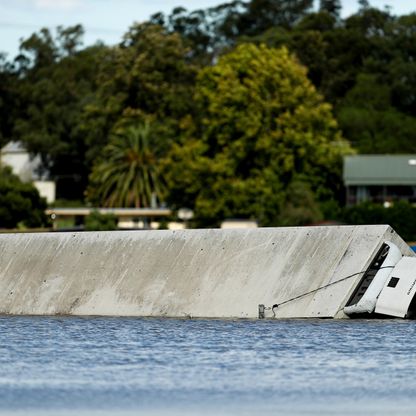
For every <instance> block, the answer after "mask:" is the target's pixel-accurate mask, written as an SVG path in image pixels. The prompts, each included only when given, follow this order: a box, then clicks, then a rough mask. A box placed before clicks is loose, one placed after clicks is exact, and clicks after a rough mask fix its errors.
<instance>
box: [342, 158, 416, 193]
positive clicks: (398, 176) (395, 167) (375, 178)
mask: <svg viewBox="0 0 416 416" xmlns="http://www.w3.org/2000/svg"><path fill="white" fill-rule="evenodd" d="M343 177H344V183H345V185H347V186H349V185H416V154H414V155H356V156H346V157H345V158H344V175H343Z"/></svg>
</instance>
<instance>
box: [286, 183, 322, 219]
mask: <svg viewBox="0 0 416 416" xmlns="http://www.w3.org/2000/svg"><path fill="white" fill-rule="evenodd" d="M322 220H323V216H322V212H321V209H320V207H319V204H318V203H317V201H316V200H315V195H314V193H313V192H312V190H311V188H310V185H309V184H308V183H307V182H305V181H302V180H296V179H295V180H294V181H293V182H292V183H291V184H290V185H289V186H288V187H287V190H286V199H285V202H284V204H283V206H282V208H281V212H280V214H279V218H278V224H279V225H283V226H284V225H290V226H302V225H311V224H314V223H317V222H319V221H322Z"/></svg>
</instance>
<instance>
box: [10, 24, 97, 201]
mask: <svg viewBox="0 0 416 416" xmlns="http://www.w3.org/2000/svg"><path fill="white" fill-rule="evenodd" d="M82 34H83V29H82V27H80V26H74V27H72V28H67V29H63V28H58V31H57V35H56V37H55V38H54V37H53V36H52V34H51V33H50V32H49V30H47V29H42V30H41V32H40V33H38V34H33V35H32V36H31V37H29V38H28V39H26V40H24V41H22V44H21V54H20V55H19V56H18V58H17V63H18V65H19V67H18V70H17V75H18V76H19V78H20V79H21V80H20V82H19V84H18V86H17V90H16V94H17V96H18V97H19V100H20V108H18V114H17V115H16V118H15V120H14V128H13V136H14V140H20V141H22V142H23V143H24V144H25V146H26V148H27V149H28V150H29V151H30V152H32V153H37V154H40V155H41V158H42V163H43V169H44V171H47V172H48V174H49V176H51V178H52V179H54V180H56V182H57V197H58V198H67V199H81V198H82V197H83V191H84V189H85V186H86V182H87V177H88V171H89V167H88V165H87V162H86V155H85V152H86V141H85V135H84V134H83V133H82V131H81V125H82V119H83V111H84V107H85V105H86V103H87V102H88V101H89V100H90V99H91V94H92V92H93V90H95V88H96V82H97V80H96V66H97V64H98V62H99V61H100V60H101V56H102V54H103V53H104V51H105V48H104V47H102V46H94V47H91V48H86V49H83V50H79V49H78V48H79V44H80V43H81V40H82Z"/></svg>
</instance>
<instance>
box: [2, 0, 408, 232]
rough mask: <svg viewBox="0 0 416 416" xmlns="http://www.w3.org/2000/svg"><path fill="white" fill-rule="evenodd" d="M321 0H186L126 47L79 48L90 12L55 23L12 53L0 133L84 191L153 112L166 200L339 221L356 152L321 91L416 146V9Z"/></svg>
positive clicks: (216, 212) (263, 215)
mask: <svg viewBox="0 0 416 416" xmlns="http://www.w3.org/2000/svg"><path fill="white" fill-rule="evenodd" d="M312 3H313V2H312V1H311V0H290V1H287V0H233V1H229V2H227V3H224V4H220V5H218V6H215V7H212V8H209V9H205V10H195V11H187V10H186V9H184V8H182V7H177V8H175V9H174V10H173V11H172V13H171V14H170V15H168V16H165V15H163V14H162V13H158V14H155V15H154V16H152V17H151V19H150V21H149V22H145V23H142V24H135V25H133V26H132V27H131V28H130V29H129V30H128V31H127V33H126V34H125V36H124V37H123V40H122V42H121V43H120V44H119V45H117V46H114V47H106V46H104V45H95V46H94V47H89V48H82V37H83V33H84V31H83V28H82V27H81V26H79V25H77V26H73V27H68V28H63V27H58V28H57V30H56V31H54V32H52V31H50V30H48V29H45V28H44V29H42V30H40V31H39V32H37V33H34V34H33V35H31V36H29V37H28V38H27V39H24V40H23V41H22V42H21V48H20V53H19V55H18V56H17V57H16V58H15V60H14V61H13V62H8V61H7V60H6V58H5V56H3V55H1V54H0V55H1V56H0V146H1V145H4V144H5V143H7V142H8V141H10V140H21V141H22V142H23V143H24V144H25V146H26V147H27V148H28V150H29V151H30V152H31V153H32V154H34V153H39V154H40V155H41V158H42V162H43V166H42V167H43V170H44V171H45V173H47V174H49V176H51V179H54V180H56V181H57V197H58V198H60V199H69V200H82V199H83V197H84V195H85V190H86V188H87V185H88V182H89V179H90V178H91V179H94V181H95V180H97V174H95V175H90V173H91V170H92V167H93V166H94V165H95V166H96V167H95V170H97V169H98V168H97V166H98V161H99V160H101V158H102V157H103V152H105V153H106V152H107V151H108V148H107V147H106V146H107V145H108V146H110V144H111V146H113V143H112V142H113V141H114V140H115V139H114V136H118V135H119V134H120V133H121V132H126V131H127V130H128V127H129V126H131V125H138V124H140V123H142V121H143V120H148V121H149V122H151V125H152V129H151V130H152V134H151V135H150V136H149V140H150V141H149V145H148V147H149V149H151V153H152V154H153V157H154V158H155V160H156V159H157V160H159V159H160V158H162V157H163V158H164V160H163V167H164V169H165V171H166V175H167V177H168V179H169V189H168V191H169V202H170V203H171V204H173V205H174V206H176V207H180V206H189V207H194V208H196V211H197V213H198V217H197V221H199V225H210V224H211V225H212V224H215V223H216V222H217V220H218V219H220V218H222V217H223V216H225V217H230V216H240V217H249V218H250V217H253V218H254V217H255V218H257V219H259V220H260V222H261V223H262V224H263V225H265V224H279V223H282V224H283V223H284V224H286V223H304V222H308V221H309V219H319V218H320V215H321V214H320V212H321V213H322V215H323V216H324V218H328V215H330V216H331V213H333V212H336V211H338V210H339V205H340V204H342V200H343V197H342V195H343V192H341V185H340V184H341V176H340V169H341V164H340V163H339V160H340V157H341V155H342V154H344V153H345V152H348V151H349V149H348V146H346V145H345V142H344V141H342V140H341V139H340V134H339V132H338V127H337V124H336V122H335V121H334V119H333V118H332V115H331V108H330V107H329V106H328V104H325V103H324V102H323V100H322V99H321V98H320V97H319V94H321V95H322V96H323V97H324V99H325V101H327V102H329V103H330V104H331V105H332V106H333V108H334V114H335V116H336V118H337V122H338V125H339V126H340V128H341V130H342V132H343V136H344V137H345V138H346V139H348V140H349V141H350V142H351V144H352V145H353V147H354V148H355V149H356V150H357V151H358V152H360V153H414V152H416V148H415V143H416V137H415V134H416V133H415V132H416V121H415V120H416V117H415V115H416V94H415V93H414V91H415V90H416V15H415V14H414V13H413V14H409V15H407V16H394V15H393V14H391V12H390V11H389V10H388V9H384V10H378V9H376V8H374V7H371V5H370V3H369V2H368V1H364V0H360V1H359V4H360V9H359V11H358V12H357V13H355V14H354V15H351V16H349V17H347V18H345V19H341V17H340V15H339V10H340V6H341V2H340V1H338V0H321V1H320V8H319V11H318V12H314V11H313V10H312V8H311V6H312ZM247 43H251V44H253V45H263V44H266V45H267V46H268V48H270V49H268V48H266V49H264V48H265V47H264V46H258V49H259V50H260V51H261V52H260V53H258V52H254V51H256V48H255V47H254V46H253V48H251V47H249V46H247V45H244V44H247ZM236 45H242V46H241V47H239V48H237V50H236V51H235V52H231V53H229V54H228V55H227V52H230V51H232V50H233V48H235V46H236ZM282 47H285V48H287V49H288V50H289V53H287V52H285V53H286V55H285V53H283V52H281V51H282V50H284V49H281V48H282ZM275 49H277V50H279V51H280V52H278V53H277V52H276V51H275ZM271 51H273V52H271ZM275 52H276V53H275ZM261 54H264V57H262V56H260V55H261ZM276 54H277V55H279V54H280V55H279V58H277V57H276V56H277V55H276ZM292 54H293V55H295V56H296V58H297V59H298V60H299V62H300V63H301V64H303V65H304V67H305V68H307V72H306V69H305V68H302V67H301V66H299V65H298V63H295V58H293V55H292ZM222 55H224V56H223V57H222V58H219V57H220V56H222ZM287 68H289V69H287ZM198 73H199V77H198V80H196V78H197V74H198ZM306 77H308V78H309V80H310V81H311V82H312V84H313V85H314V87H315V88H316V90H317V91H319V94H317V92H316V90H315V89H314V88H313V87H312V85H311V84H310V83H309V82H308V81H307V80H306ZM302 91H303V92H302ZM111 146H110V147H111ZM104 149H106V150H105V151H104ZM155 166H157V170H158V169H159V162H158V161H157V162H155ZM146 186H147V185H146ZM93 188H94V182H92V183H91V184H90V187H89V189H88V193H89V196H90V198H92V199H94V198H96V200H97V201H101V198H102V197H101V196H98V194H97V193H95V194H94V192H93ZM289 189H290V190H291V191H290V192H293V200H291V199H290V198H289V193H290V192H289ZM298 189H303V191H302V192H304V193H305V202H302V199H301V198H300V197H299V198H298V197H296V198H295V196H296V195H297V194H298V192H297V190H298ZM302 192H299V194H300V193H302ZM124 194H125V195H126V192H124ZM159 197H160V196H159ZM126 198H127V199H124V202H123V204H128V205H134V204H135V203H136V202H137V201H136V202H135V203H133V202H131V199H128V198H133V197H131V196H130V197H126ZM142 198H143V197H142ZM133 199H134V198H133ZM145 200H146V202H145V203H146V204H148V203H149V202H148V201H149V197H148V196H147V197H146V198H145ZM119 201H120V203H121V201H122V200H119ZM127 201H129V202H127ZM140 203H141V204H142V202H140ZM302 204H305V205H308V207H309V206H310V207H313V208H311V209H310V210H309V208H308V210H309V211H310V212H307V211H308V210H306V211H305V210H302V209H301V208H302ZM315 205H316V206H319V209H318V208H316V209H315V208H314V207H315ZM285 207H286V208H285ZM292 213H296V215H295V214H293V215H292ZM285 216H286V217H285ZM296 216H297V217H298V219H296V218H295V217H296ZM308 218H309V219H308Z"/></svg>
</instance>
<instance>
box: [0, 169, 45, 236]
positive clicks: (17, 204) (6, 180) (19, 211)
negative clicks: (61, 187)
mask: <svg viewBox="0 0 416 416" xmlns="http://www.w3.org/2000/svg"><path fill="white" fill-rule="evenodd" d="M45 209H46V201H45V200H44V199H43V198H41V197H40V196H39V193H38V191H37V189H36V188H35V187H34V186H33V185H32V184H31V183H23V182H21V181H20V179H19V178H18V177H17V176H15V175H14V174H13V173H12V171H11V169H10V168H9V167H3V168H2V167H1V166H0V228H16V227H17V226H18V225H19V224H23V225H24V226H25V227H41V226H45V225H46V224H47V219H46V215H45Z"/></svg>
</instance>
